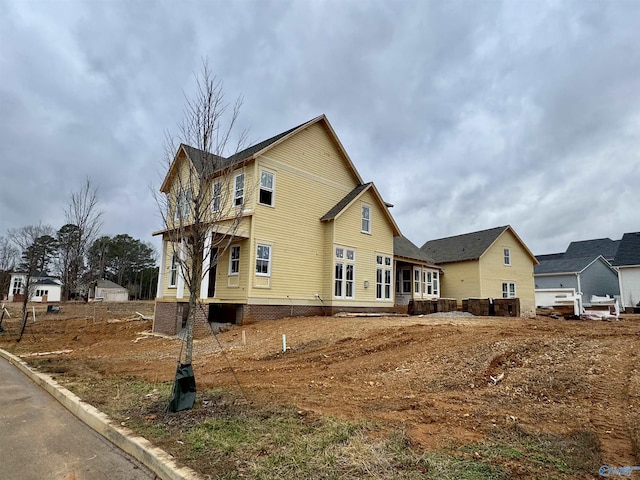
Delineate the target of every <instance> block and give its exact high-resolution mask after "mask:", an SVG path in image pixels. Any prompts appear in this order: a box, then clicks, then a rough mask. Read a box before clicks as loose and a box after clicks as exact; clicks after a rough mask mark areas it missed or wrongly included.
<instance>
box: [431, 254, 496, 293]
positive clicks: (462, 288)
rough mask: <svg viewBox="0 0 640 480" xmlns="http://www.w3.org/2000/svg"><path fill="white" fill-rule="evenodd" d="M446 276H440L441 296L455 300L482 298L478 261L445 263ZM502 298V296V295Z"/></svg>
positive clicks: (443, 266) (443, 267)
mask: <svg viewBox="0 0 640 480" xmlns="http://www.w3.org/2000/svg"><path fill="white" fill-rule="evenodd" d="M441 267H442V269H443V272H444V274H443V275H441V276H440V296H441V297H442V298H455V299H456V300H458V303H460V302H461V301H462V299H463V298H471V297H480V296H481V291H480V271H479V263H478V262H477V261H468V262H455V263H444V264H442V265H441ZM500 296H502V294H500Z"/></svg>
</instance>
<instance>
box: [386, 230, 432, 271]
mask: <svg viewBox="0 0 640 480" xmlns="http://www.w3.org/2000/svg"><path fill="white" fill-rule="evenodd" d="M393 255H394V256H398V257H403V258H408V259H411V260H418V261H420V262H424V263H427V264H428V265H430V266H432V267H436V265H435V262H434V261H433V260H431V258H429V256H428V255H427V254H426V253H424V252H423V251H422V250H420V249H419V248H418V247H417V246H416V245H415V244H414V243H413V242H412V241H411V240H409V239H408V238H407V237H405V236H403V235H401V236H399V237H393Z"/></svg>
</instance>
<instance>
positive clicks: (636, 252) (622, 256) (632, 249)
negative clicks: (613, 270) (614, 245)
mask: <svg viewBox="0 0 640 480" xmlns="http://www.w3.org/2000/svg"><path fill="white" fill-rule="evenodd" d="M613 265H615V266H619V267H622V266H628V265H640V232H632V233H625V234H624V235H623V236H622V240H620V245H619V246H618V251H617V252H616V256H615V258H614V259H613Z"/></svg>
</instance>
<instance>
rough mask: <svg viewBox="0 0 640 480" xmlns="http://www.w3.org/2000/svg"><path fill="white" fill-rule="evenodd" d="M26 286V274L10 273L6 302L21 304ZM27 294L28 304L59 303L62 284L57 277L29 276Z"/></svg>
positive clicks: (44, 275) (38, 274)
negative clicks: (28, 294)
mask: <svg viewBox="0 0 640 480" xmlns="http://www.w3.org/2000/svg"><path fill="white" fill-rule="evenodd" d="M26 284H27V274H26V273H25V272H15V273H12V274H11V280H10V283H9V295H8V296H7V300H8V301H10V302H22V301H23V300H24V295H26V288H25V287H26ZM29 293H30V296H29V301H30V302H42V303H47V302H59V301H60V299H61V296H62V282H61V281H60V279H59V278H57V277H52V276H49V275H46V274H44V273H37V274H36V275H32V276H31V279H30V285H29Z"/></svg>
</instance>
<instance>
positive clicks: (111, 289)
mask: <svg viewBox="0 0 640 480" xmlns="http://www.w3.org/2000/svg"><path fill="white" fill-rule="evenodd" d="M93 300H95V301H103V302H126V301H128V300H129V290H127V289H126V288H124V287H123V286H121V285H118V284H117V283H115V282H112V281H111V280H104V279H103V280H98V281H97V282H96V286H95V289H94V295H93Z"/></svg>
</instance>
